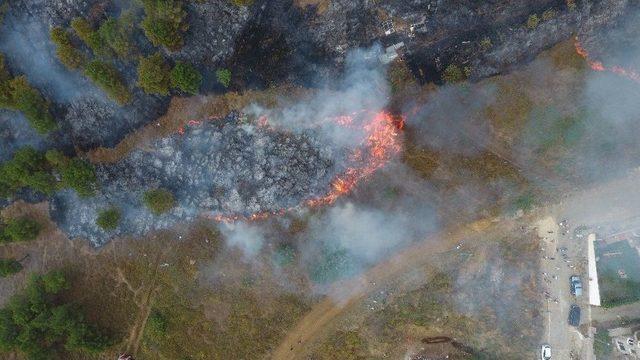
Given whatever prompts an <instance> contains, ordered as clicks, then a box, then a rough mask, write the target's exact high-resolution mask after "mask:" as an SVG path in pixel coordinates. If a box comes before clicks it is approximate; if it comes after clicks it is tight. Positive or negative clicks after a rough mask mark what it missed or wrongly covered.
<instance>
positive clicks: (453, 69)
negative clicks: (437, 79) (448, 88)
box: [442, 64, 465, 84]
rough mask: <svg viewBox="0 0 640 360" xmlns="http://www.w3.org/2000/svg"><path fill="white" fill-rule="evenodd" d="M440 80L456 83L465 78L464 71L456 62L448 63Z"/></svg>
mask: <svg viewBox="0 0 640 360" xmlns="http://www.w3.org/2000/svg"><path fill="white" fill-rule="evenodd" d="M442 80H443V81H444V82H446V83H450V84H453V83H457V82H461V81H464V80H465V75H464V72H463V71H462V70H461V69H460V67H459V66H458V65H456V64H450V65H449V66H447V67H446V69H444V73H443V74H442Z"/></svg>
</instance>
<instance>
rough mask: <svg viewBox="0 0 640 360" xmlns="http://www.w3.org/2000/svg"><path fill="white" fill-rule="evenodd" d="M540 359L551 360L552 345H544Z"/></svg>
mask: <svg viewBox="0 0 640 360" xmlns="http://www.w3.org/2000/svg"><path fill="white" fill-rule="evenodd" d="M540 359H542V360H551V345H549V344H543V345H542V349H540Z"/></svg>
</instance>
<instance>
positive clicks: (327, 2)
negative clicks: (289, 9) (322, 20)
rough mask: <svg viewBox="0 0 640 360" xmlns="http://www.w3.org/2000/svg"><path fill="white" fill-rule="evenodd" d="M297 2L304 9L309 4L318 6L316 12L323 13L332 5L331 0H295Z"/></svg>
mask: <svg viewBox="0 0 640 360" xmlns="http://www.w3.org/2000/svg"><path fill="white" fill-rule="evenodd" d="M295 4H296V5H297V6H298V7H300V8H302V9H304V8H306V7H307V6H316V14H318V15H322V14H324V13H325V12H326V11H327V9H329V6H331V0H295Z"/></svg>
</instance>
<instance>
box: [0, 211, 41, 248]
mask: <svg viewBox="0 0 640 360" xmlns="http://www.w3.org/2000/svg"><path fill="white" fill-rule="evenodd" d="M40 230H42V225H40V223H39V222H37V221H35V220H33V219H31V218H28V217H20V218H15V219H10V220H8V221H7V222H6V224H4V225H3V226H2V227H0V242H18V241H31V240H35V239H36V238H37V237H38V234H40Z"/></svg>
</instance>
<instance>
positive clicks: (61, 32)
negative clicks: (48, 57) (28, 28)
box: [51, 27, 84, 69]
mask: <svg viewBox="0 0 640 360" xmlns="http://www.w3.org/2000/svg"><path fill="white" fill-rule="evenodd" d="M51 41H53V43H54V44H56V55H57V56H58V59H59V60H60V62H61V63H62V64H64V66H66V67H67V68H69V69H78V68H80V67H81V66H82V64H83V63H84V56H82V53H81V52H80V51H78V49H76V48H75V46H73V44H72V43H71V37H70V36H69V33H68V32H67V31H66V30H65V29H63V28H61V27H55V28H53V29H52V30H51Z"/></svg>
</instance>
